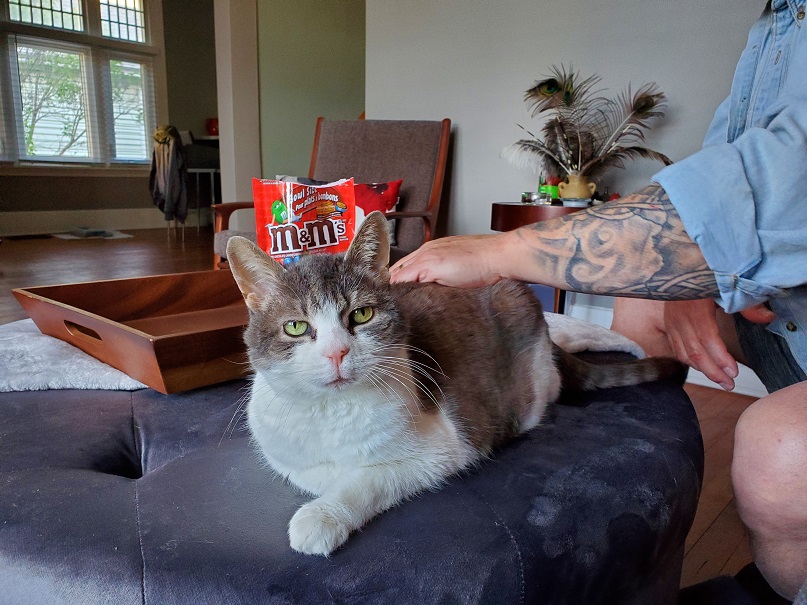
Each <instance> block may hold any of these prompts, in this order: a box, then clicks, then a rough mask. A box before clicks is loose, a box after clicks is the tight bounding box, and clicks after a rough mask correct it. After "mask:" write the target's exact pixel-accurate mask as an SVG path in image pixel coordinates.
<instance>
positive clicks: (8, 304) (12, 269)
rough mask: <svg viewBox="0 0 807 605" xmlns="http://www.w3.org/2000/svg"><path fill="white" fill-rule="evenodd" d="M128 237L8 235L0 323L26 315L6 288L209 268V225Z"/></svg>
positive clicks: (0, 272)
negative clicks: (69, 238)
mask: <svg viewBox="0 0 807 605" xmlns="http://www.w3.org/2000/svg"><path fill="white" fill-rule="evenodd" d="M126 233H128V234H131V235H133V236H134V237H132V238H129V239H87V240H62V239H57V238H49V239H8V238H3V240H2V244H0V324H4V323H8V322H11V321H16V320H18V319H25V318H26V317H27V315H26V314H25V311H23V310H22V307H20V306H19V304H17V301H16V300H15V299H14V297H13V295H12V294H11V289H12V288H26V287H29V286H44V285H54V284H65V283H77V282H84V281H94V280H99V279H115V278H119V277H142V276H145V275H160V274H165V273H182V272H186V271H203V270H207V269H212V268H213V230H212V228H210V227H207V228H202V229H201V230H200V232H199V233H198V234H197V232H196V229H195V228H190V227H186V228H185V239H184V241H183V240H182V237H181V235H180V232H179V231H177V232H172V233H171V235H170V237H169V233H168V230H167V229H146V230H131V231H126Z"/></svg>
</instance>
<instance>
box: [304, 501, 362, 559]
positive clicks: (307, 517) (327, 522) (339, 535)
mask: <svg viewBox="0 0 807 605" xmlns="http://www.w3.org/2000/svg"><path fill="white" fill-rule="evenodd" d="M347 518H348V515H347V514H346V511H345V510H344V508H343V507H341V506H338V505H333V504H328V503H327V502H321V501H319V500H314V501H312V502H309V503H308V504H305V505H303V506H301V507H300V509H299V510H298V511H297V512H296V513H294V516H293V517H292V518H291V521H289V542H290V543H291V547H292V548H293V549H294V550H296V551H298V552H301V553H305V554H307V555H329V554H331V553H332V552H333V551H334V550H336V549H337V548H339V547H340V546H341V545H342V544H344V543H345V540H347V537H348V535H349V534H350V525H349V523H348V520H347Z"/></svg>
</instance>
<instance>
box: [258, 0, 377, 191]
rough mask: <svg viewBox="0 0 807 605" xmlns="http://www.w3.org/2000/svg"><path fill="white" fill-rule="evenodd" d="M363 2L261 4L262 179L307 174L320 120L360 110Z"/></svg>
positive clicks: (260, 0)
mask: <svg viewBox="0 0 807 605" xmlns="http://www.w3.org/2000/svg"><path fill="white" fill-rule="evenodd" d="M364 41H365V2H364V0H339V1H338V2H321V1H317V0H272V1H271V2H270V1H269V0H258V57H259V73H260V121H261V124H260V128H261V157H262V166H263V176H264V177H274V176H275V175H276V174H281V173H282V174H294V175H306V174H308V167H309V163H310V161H311V146H312V144H313V140H314V127H315V125H316V119H317V117H319V116H325V117H328V118H332V119H356V118H358V117H359V115H360V114H361V113H362V112H363V111H364V90H365V81H364V62H365V42H364Z"/></svg>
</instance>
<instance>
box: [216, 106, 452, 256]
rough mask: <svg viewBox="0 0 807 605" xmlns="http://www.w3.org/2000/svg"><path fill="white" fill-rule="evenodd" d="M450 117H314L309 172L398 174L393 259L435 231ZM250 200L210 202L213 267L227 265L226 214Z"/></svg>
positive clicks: (376, 177) (374, 179)
mask: <svg viewBox="0 0 807 605" xmlns="http://www.w3.org/2000/svg"><path fill="white" fill-rule="evenodd" d="M450 130H451V120H449V119H447V118H446V119H443V120H442V121H414V120H411V121H410V120H326V119H325V118H319V119H318V120H317V126H316V132H315V135H314V146H313V149H312V152H311V165H310V168H309V171H308V177H309V178H312V179H315V180H320V181H335V180H337V179H340V178H347V177H354V178H355V179H356V182H360V183H381V182H388V181H393V180H397V179H403V185H402V187H401V191H400V202H399V203H398V210H396V211H394V212H388V213H387V218H388V219H398V220H397V223H396V227H395V235H396V241H397V244H396V246H394V247H393V248H392V250H391V253H390V256H391V259H392V261H393V262H394V261H395V260H397V259H399V258H402V257H403V256H405V255H406V254H408V253H410V252H412V251H413V250H415V249H416V248H418V247H419V246H420V245H422V244H423V243H424V242H427V241H429V240H430V239H432V238H434V237H435V232H436V229H437V224H438V218H439V216H440V207H441V200H442V197H443V182H444V179H445V172H446V163H447V158H448V145H449V136H450ZM252 207H253V204H252V202H230V203H225V204H215V205H213V206H212V209H213V212H214V215H215V239H214V245H213V248H214V253H215V257H214V268H216V269H221V268H227V267H228V265H227V261H226V258H225V254H226V250H227V241H228V240H229V239H230V237H231V236H232V235H245V236H248V237H249V236H251V237H252V239H253V240H254V239H255V234H254V233H243V232H234V231H231V230H230V228H229V223H230V217H231V215H232V213H233V212H235V211H236V210H243V209H246V208H252Z"/></svg>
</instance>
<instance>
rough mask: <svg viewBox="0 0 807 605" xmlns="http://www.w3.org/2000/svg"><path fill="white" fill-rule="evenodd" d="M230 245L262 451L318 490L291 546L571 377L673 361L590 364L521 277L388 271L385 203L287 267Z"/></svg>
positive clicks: (411, 487)
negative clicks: (432, 276)
mask: <svg viewBox="0 0 807 605" xmlns="http://www.w3.org/2000/svg"><path fill="white" fill-rule="evenodd" d="M227 258H228V260H229V263H230V267H231V268H232V272H233V275H234V276H235V279H236V281H237V283H238V286H239V288H240V289H241V292H242V293H243V295H244V298H245V300H246V304H247V307H248V308H249V313H250V320H249V326H248V327H247V329H246V331H245V334H244V339H245V341H246V344H247V348H248V351H249V358H250V362H251V364H252V367H253V369H254V370H255V377H254V382H253V384H252V394H251V399H250V401H249V404H248V419H249V428H250V430H251V432H252V436H253V438H254V440H255V442H256V443H257V445H258V446H259V447H260V449H261V451H262V453H263V455H264V456H265V458H266V460H267V462H268V463H269V465H270V466H271V467H272V468H273V469H274V470H275V471H276V472H277V473H278V474H280V475H281V476H283V477H285V478H287V479H288V480H289V481H291V483H293V484H294V485H296V486H298V487H299V488H301V489H303V490H305V491H306V492H309V493H311V494H314V495H315V496H317V498H316V499H314V500H312V501H310V502H308V503H307V504H305V505H303V506H302V507H300V509H299V510H298V511H297V512H296V513H295V514H294V516H293V517H292V519H291V521H290V523H289V539H290V542H291V547H292V548H293V549H295V550H297V551H300V552H303V553H310V554H320V555H328V554H330V553H331V552H333V551H334V550H335V549H336V548H338V547H339V546H340V545H341V544H343V543H344V542H345V540H347V538H348V535H349V534H350V533H351V532H352V531H354V530H356V529H359V528H360V527H362V526H363V525H364V524H365V523H367V522H368V521H369V520H370V519H372V518H373V517H374V516H376V515H377V514H378V513H380V512H382V511H384V510H386V509H388V508H390V507H392V506H394V505H396V504H398V503H399V502H401V501H402V500H404V499H406V498H408V497H410V496H412V495H414V494H416V493H418V492H420V491H422V490H426V489H431V488H435V487H437V486H439V485H440V484H441V483H442V482H443V481H445V479H446V478H447V477H449V476H451V475H453V474H455V473H457V472H459V471H461V470H462V469H464V468H467V467H469V466H470V465H473V464H474V463H476V462H478V461H480V460H481V459H483V458H485V457H486V456H488V455H489V454H490V453H491V451H492V450H493V449H494V448H496V447H497V446H499V445H501V444H503V443H505V442H506V441H507V440H509V439H511V438H513V437H514V436H516V435H518V434H520V433H522V432H524V431H528V430H530V429H531V428H533V427H535V426H537V425H538V424H539V422H540V421H541V418H542V416H543V414H544V412H545V410H546V408H547V405H548V404H549V403H551V402H552V401H554V400H555V399H556V398H557V397H558V394H559V392H560V390H561V385H562V384H563V387H564V388H576V389H585V390H587V389H594V388H598V387H608V386H618V385H626V384H636V383H639V382H643V381H647V380H653V379H656V378H660V377H669V376H673V375H680V372H681V366H680V364H678V363H677V362H675V361H674V360H657V359H653V360H641V361H636V362H629V363H627V364H620V365H610V366H595V365H590V364H584V363H582V362H580V361H578V360H576V359H575V358H574V357H572V356H570V355H568V354H566V353H564V352H563V351H561V350H560V349H559V348H557V347H555V346H554V345H553V343H552V341H551V340H550V339H549V334H548V329H547V325H546V322H545V320H544V318H543V314H542V312H541V306H540V303H539V302H538V300H537V299H536V298H535V297H534V296H533V294H532V291H531V290H530V289H529V288H528V287H527V286H525V285H523V284H520V283H516V282H512V281H501V282H499V283H497V284H496V285H494V286H490V287H487V288H479V289H459V288H449V287H444V286H439V285H436V284H395V285H390V283H389V272H388V270H387V264H388V261H389V243H388V236H387V229H386V220H385V218H384V216H383V215H382V214H381V213H378V212H375V213H372V214H371V215H369V216H368V218H367V219H366V220H365V222H364V223H363V224H362V226H361V227H360V228H359V230H358V232H357V234H356V237H355V238H354V241H353V243H352V244H351V246H350V249H349V250H348V251H347V252H346V253H345V254H343V255H338V256H333V255H319V256H308V257H305V258H303V259H302V260H301V261H300V262H298V263H297V264H295V265H293V266H291V267H290V268H288V269H286V268H284V267H282V266H281V265H280V264H279V263H278V262H276V261H274V260H273V259H271V258H270V257H269V256H267V255H266V254H264V252H262V251H261V250H260V249H259V248H258V247H257V246H255V245H254V244H253V243H252V242H250V241H249V240H247V239H244V238H237V237H236V238H232V239H231V240H230V242H229V244H228V246H227Z"/></svg>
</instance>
